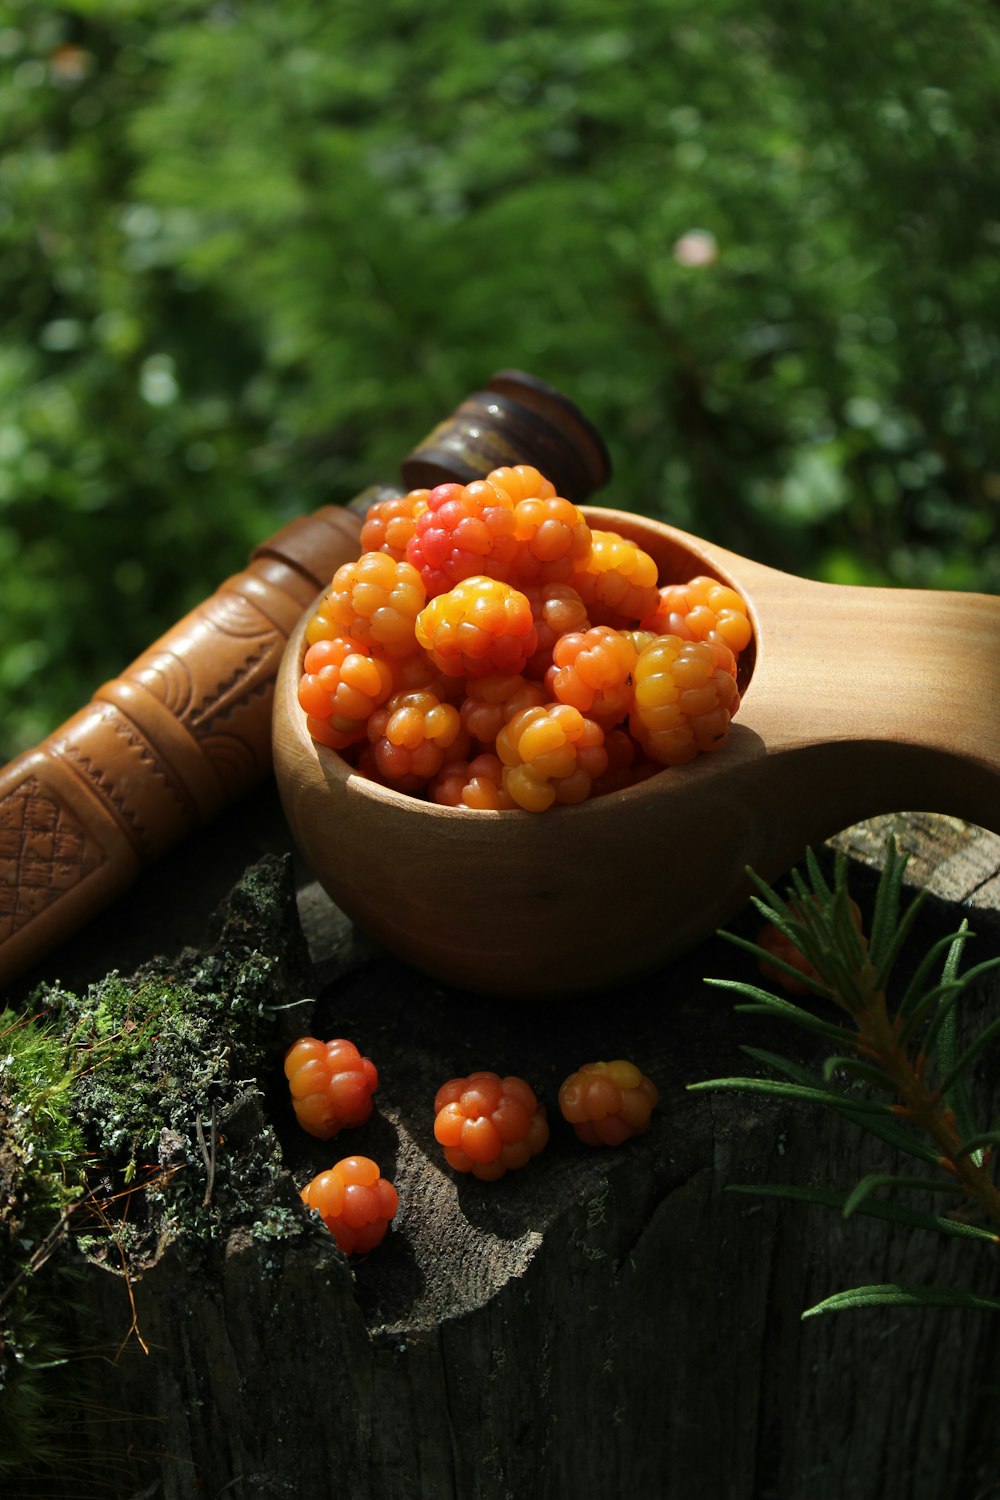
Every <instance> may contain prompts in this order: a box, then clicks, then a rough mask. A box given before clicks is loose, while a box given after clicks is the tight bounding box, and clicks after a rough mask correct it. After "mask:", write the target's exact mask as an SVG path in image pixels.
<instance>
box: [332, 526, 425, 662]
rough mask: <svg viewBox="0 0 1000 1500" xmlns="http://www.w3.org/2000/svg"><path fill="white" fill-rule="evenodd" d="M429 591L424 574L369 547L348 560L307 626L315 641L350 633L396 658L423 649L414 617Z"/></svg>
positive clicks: (379, 653)
mask: <svg viewBox="0 0 1000 1500" xmlns="http://www.w3.org/2000/svg"><path fill="white" fill-rule="evenodd" d="M425 601H426V595H425V592H424V585H423V582H422V581H421V578H420V574H419V573H418V572H417V570H416V568H413V567H411V566H410V564H409V563H408V562H397V561H396V560H395V559H394V558H392V557H390V556H389V554H388V553H387V552H363V553H362V554H361V556H360V557H359V558H357V559H356V561H354V562H349V563H344V564H343V566H342V567H339V568H338V569H337V571H336V573H334V575H333V581H332V582H331V584H330V587H329V588H328V589H327V591H326V593H325V594H324V595H323V598H322V600H321V601H320V604H319V608H318V609H317V611H316V613H315V614H314V615H313V617H312V619H311V620H310V621H309V624H308V626H307V627H306V640H307V641H308V642H309V644H310V645H312V644H314V642H316V641H319V640H329V639H332V638H333V637H335V636H339V635H348V636H350V637H351V638H352V640H355V641H360V642H361V643H362V645H365V646H367V647H368V648H369V650H371V651H372V653H373V654H375V655H379V656H383V657H389V658H396V657H404V656H409V655H410V654H411V653H412V652H413V651H415V650H416V649H417V643H416V637H415V635H414V622H415V621H416V618H417V616H418V614H419V613H420V611H421V610H422V609H423V607H424V603H425Z"/></svg>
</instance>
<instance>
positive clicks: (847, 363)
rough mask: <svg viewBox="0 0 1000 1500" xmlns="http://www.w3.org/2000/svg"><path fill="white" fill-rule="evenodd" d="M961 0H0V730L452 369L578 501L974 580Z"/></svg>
mask: <svg viewBox="0 0 1000 1500" xmlns="http://www.w3.org/2000/svg"><path fill="white" fill-rule="evenodd" d="M998 99H1000V18H998V13H997V11H996V8H995V6H994V5H992V4H991V3H989V0H921V3H919V4H918V3H917V0H896V3H895V4H893V5H892V6H877V5H871V4H869V3H864V0H841V3H839V4H838V5H836V6H817V5H815V4H814V3H812V0H758V3H757V4H755V5H749V4H746V3H737V0H700V3H699V4H698V5H697V6H695V5H693V4H691V3H687V0H618V3H617V4H615V5H614V6H609V5H608V4H607V3H606V0H494V3H492V4H491V5H489V6H483V7H480V6H458V5H455V4H454V3H450V0H448V3H445V0H420V3H419V4H418V3H416V0H379V3H378V4H370V5H363V4H360V3H356V0H338V3H337V4H336V5H331V6H321V5H316V4H310V3H307V0H281V3H280V4H275V3H274V0H243V3H239V0H228V3H227V0H220V3H216V4H206V3H197V0H74V3H67V4H62V5H52V4H42V3H35V0H22V3H16V0H8V3H0V131H2V135H0V140H2V144H3V153H2V158H0V239H2V254H0V305H2V307H3V310H4V333H3V342H2V348H0V392H2V403H0V580H2V582H0V752H2V753H4V754H7V755H9V754H12V753H13V752H14V751H15V750H17V749H19V748H21V747H23V746H24V745H27V744H30V743H32V742H34V741H35V740H36V739H37V738H39V737H40V736H41V735H43V734H44V733H46V732H47V731H48V730H50V729H51V728H53V727H54V726H55V725H56V724H57V723H58V722H59V721H60V720H61V719H62V718H63V717H65V716H66V715H67V714H68V713H69V712H71V711H72V710H73V709H75V708H76V707H78V706H80V705H81V704H82V703H84V702H85V701H86V699H87V698H88V697H89V695H90V693H91V691H92V690H93V688H94V687H95V686H96V685H97V684H98V683H99V682H100V681H102V680H103V679H104V678H105V677H108V676H110V675H112V674H113V673H114V672H116V671H117V670H118V669H120V668H121V667H122V666H123V665H124V664H125V663H127V662H128V661H129V660H131V658H132V657H134V656H135V655H136V654H137V653H138V652H139V651H140V650H141V649H142V648H143V647H145V646H146V645H147V644H149V643H150V642H151V641H152V640H153V639H154V638H155V636H156V635H158V634H159V633H160V632H161V631H162V630H164V629H166V628H167V627H168V626H169V625H171V624H172V623H173V622H174V621H175V620H176V619H177V618H178V617H179V616H180V615H181V614H182V613H183V612H184V611H185V610H186V609H188V608H190V607H191V606H192V605H193V604H194V603H195V602H197V600H199V599H200V598H202V597H203V596H204V595H205V594H207V593H209V592H210V591H211V589H212V588H213V587H214V586H215V584H216V583H217V582H218V581H219V580H220V579H221V578H222V577H224V576H225V574H226V573H227V572H231V571H233V570H235V569H236V568H238V567H240V566H242V563H243V561H244V559H245V557H246V554H247V552H248V550H249V548H250V547H251V546H252V545H253V544H254V542H256V541H257V540H260V539H261V538H262V537H263V536H266V535H267V534H268V533H269V532H271V531H273V530H274V529H276V527H277V526H278V525H280V524H281V523H282V522H283V521H284V520H286V519H287V518H288V517H290V516H291V515H293V514H296V513H298V512H300V511H303V510H307V509H310V508H312V507H315V506H317V505H319V504H323V503H327V502H329V501H342V500H347V499H348V498H350V496H351V495H352V494H353V493H355V492H356V491H358V490H359V489H361V488H363V487H364V486H365V485H366V484H368V483H370V482H371V481H372V480H374V479H393V478H395V477H396V473H397V465H398V462H399V460H400V458H401V457H402V456H403V455H404V453H405V452H406V451H407V450H408V449H409V447H411V446H412V445H413V443H415V442H416V441H417V440H418V439H419V438H421V437H422V436H423V435H424V434H425V433H426V432H427V431H429V430H430V428H431V427H432V426H433V425H434V424H435V423H436V422H437V421H438V420H439V418H440V417H441V416H443V415H444V414H446V413H447V412H448V411H450V410H451V409H452V408H453V407H454V406H455V405H456V404H457V402H458V401H459V400H461V399H462V397H463V396H464V395H465V394H467V393H468V392H469V391H471V390H476V389H478V388H480V387H481V386H482V384H483V383H484V382H485V381H486V380H487V379H488V378H489V376H490V375H491V374H492V373H493V371H495V370H497V369H499V368H501V367H504V366H519V367H521V368H523V369H527V370H530V371H532V372H533V373H534V374H537V375H539V376H541V377H542V378H543V379H545V380H548V381H549V382H551V383H552V384H554V385H556V386H559V387H560V388H561V389H563V390H564V391H565V392H566V393H567V394H568V395H570V396H571V397H573V398H574V399H575V400H576V401H577V402H578V403H579V404H580V405H581V406H582V407H583V409H584V410H585V411H586V413H587V414H588V415H589V416H590V417H591V419H592V420H593V421H594V422H595V423H596V424H597V425H598V426H599V428H600V429H601V431H602V432H603V433H604V435H605V437H606V439H607V441H608V443H609V446H610V448H611V451H612V455H613V459H614V462H615V478H614V480H613V482H612V485H611V487H610V488H609V490H608V491H607V492H606V493H605V495H604V496H602V499H604V500H606V501H607V502H608V503H613V504H617V505H620V506H621V507H623V508H626V509H635V510H643V511H648V512H650V513H652V514H657V515H661V516H664V517H665V518H667V519H669V520H672V521H673V522H675V523H676V524H678V525H680V526H682V527H685V528H686V529H689V530H692V531H695V532H696V533H698V534H700V535H703V536H706V537H710V538H713V539H715V540H718V541H721V542H723V543H725V544H726V545H728V546H730V547H732V548H733V549H734V550H736V551H743V552H747V553H748V554H750V555H753V556H756V557H758V558H760V559H761V560H763V561H766V562H770V563H772V564H774V565H776V566H779V567H784V568H788V569H791V570H794V571H798V572H801V573H805V574H808V575H811V576H816V577H823V578H828V579H833V580H836V581H860V582H873V583H884V584H907V585H918V586H927V587H949V588H956V587H957V588H970V589H982V590H990V591H992V590H995V589H996V588H997V587H998V584H1000V541H998V535H997V516H998V512H1000V455H998V452H997V443H996V440H995V436H994V428H995V421H996V413H997V412H998V411H1000V358H998V348H1000V343H998V341H1000V334H998V329H1000V199H998V197H997V192H996V188H997V162H998V160H1000V107H998V103H997V101H998Z"/></svg>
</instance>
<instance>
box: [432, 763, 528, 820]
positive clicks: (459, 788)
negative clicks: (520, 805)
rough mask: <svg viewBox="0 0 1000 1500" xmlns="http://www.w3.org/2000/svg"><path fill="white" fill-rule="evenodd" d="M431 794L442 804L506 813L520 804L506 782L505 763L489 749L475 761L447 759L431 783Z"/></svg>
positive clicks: (443, 805)
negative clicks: (512, 795)
mask: <svg viewBox="0 0 1000 1500" xmlns="http://www.w3.org/2000/svg"><path fill="white" fill-rule="evenodd" d="M427 794H428V796H429V797H430V799H431V801H432V802H437V803H439V804H440V805H441V806H442V807H470V808H475V809H476V810H477V811H480V812H481V811H484V810H489V811H492V812H504V811H506V810H508V809H510V808H513V807H516V806H517V804H516V803H515V801H514V799H513V797H511V795H510V793H509V792H508V791H507V789H506V787H505V786H504V784H503V762H502V761H501V759H500V757H499V756H498V755H492V754H490V753H489V752H488V751H484V752H483V754H482V755H476V756H473V758H472V759H471V760H452V761H448V762H446V764H445V765H443V766H442V767H441V769H440V771H439V772H438V774H437V775H436V776H435V777H434V779H433V780H432V781H431V783H430V785H429V786H428V788H427Z"/></svg>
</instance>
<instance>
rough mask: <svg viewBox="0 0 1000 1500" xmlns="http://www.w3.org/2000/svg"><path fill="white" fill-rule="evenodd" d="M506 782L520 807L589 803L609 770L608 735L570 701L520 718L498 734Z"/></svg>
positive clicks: (523, 712) (527, 712) (535, 808)
mask: <svg viewBox="0 0 1000 1500" xmlns="http://www.w3.org/2000/svg"><path fill="white" fill-rule="evenodd" d="M497 754H498V755H499V757H500V759H501V760H502V761H503V763H504V773H503V784H504V786H505V787H506V788H507V791H508V792H509V793H510V795H511V796H512V797H513V799H514V801H515V802H516V803H517V805H518V807H522V808H524V809H525V811H526V812H544V811H545V810H546V809H547V808H549V807H551V806H552V804H553V802H562V803H572V802H583V801H585V800H586V798H587V797H588V796H589V795H590V788H591V783H592V781H593V779H594V777H595V776H601V775H603V773H604V772H605V770H606V769H607V764H608V756H607V751H606V750H605V748H604V731H603V729H602V728H601V726H600V725H599V724H595V723H594V721H593V719H585V718H584V716H583V714H581V713H580V711H579V709H576V708H573V707H571V705H570V704H568V703H550V704H543V705H542V706H541V707H540V708H525V709H522V710H521V712H520V713H518V714H515V715H514V717H513V718H512V719H511V721H510V723H509V724H505V725H504V727H503V729H501V731H500V733H499V734H498V735H497Z"/></svg>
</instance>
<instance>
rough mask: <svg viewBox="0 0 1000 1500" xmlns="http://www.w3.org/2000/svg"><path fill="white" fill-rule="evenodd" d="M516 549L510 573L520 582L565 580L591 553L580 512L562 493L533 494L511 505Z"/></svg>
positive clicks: (587, 532) (588, 536)
mask: <svg viewBox="0 0 1000 1500" xmlns="http://www.w3.org/2000/svg"><path fill="white" fill-rule="evenodd" d="M514 535H515V536H516V538H517V550H516V552H515V553H514V557H513V559H512V562H511V569H510V577H511V578H512V580H513V581H514V582H516V583H517V584H518V586H519V587H520V585H521V584H522V583H531V582H535V581H538V582H545V583H567V582H568V581H569V579H570V578H571V577H572V575H573V573H574V572H575V571H576V569H577V568H579V567H581V566H582V565H583V563H584V561H585V559H586V558H587V557H589V555H590V527H589V526H588V525H587V522H586V521H585V520H584V517H583V512H582V511H580V510H578V509H577V507H576V506H575V505H574V504H573V502H572V501H571V500H564V499H563V498H562V496H561V495H550V496H549V497H547V498H545V499H543V498H541V497H539V496H532V497H531V498H529V499H526V500H519V501H518V502H517V504H516V505H515V506H514Z"/></svg>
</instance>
